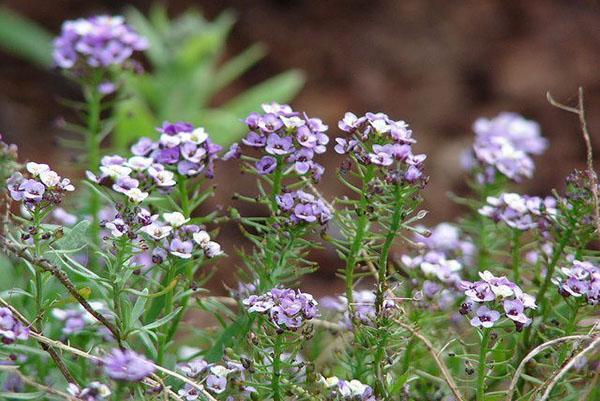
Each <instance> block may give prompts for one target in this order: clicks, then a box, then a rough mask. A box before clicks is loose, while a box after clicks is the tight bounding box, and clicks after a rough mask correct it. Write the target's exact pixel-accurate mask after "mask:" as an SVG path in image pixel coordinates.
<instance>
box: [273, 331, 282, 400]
mask: <svg viewBox="0 0 600 401" xmlns="http://www.w3.org/2000/svg"><path fill="white" fill-rule="evenodd" d="M282 346H283V335H282V334H277V335H276V336H275V343H274V344H273V375H272V377H271V390H272V391H273V401H281V400H282V399H283V398H282V394H281V383H280V381H281V353H282Z"/></svg>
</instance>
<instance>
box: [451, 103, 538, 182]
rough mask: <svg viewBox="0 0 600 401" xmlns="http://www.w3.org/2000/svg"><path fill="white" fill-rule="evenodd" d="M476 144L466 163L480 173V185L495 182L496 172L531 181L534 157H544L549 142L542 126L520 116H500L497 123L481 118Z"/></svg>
mask: <svg viewBox="0 0 600 401" xmlns="http://www.w3.org/2000/svg"><path fill="white" fill-rule="evenodd" d="M473 131H475V143H474V145H473V148H472V152H471V154H470V155H468V156H467V157H466V158H465V159H464V162H463V165H464V167H466V168H467V169H469V170H472V169H475V170H479V171H480V172H479V173H478V175H477V178H478V180H479V181H480V182H482V183H484V182H494V181H495V175H496V172H499V173H501V174H503V175H504V176H506V177H508V178H509V179H511V180H513V181H516V182H520V181H522V180H523V179H524V178H531V177H532V176H533V172H534V169H535V165H534V162H533V159H532V158H531V156H532V155H540V154H542V153H543V152H544V151H545V150H546V148H547V147H548V141H547V140H546V139H545V138H544V137H542V136H541V133H540V127H539V125H538V124H537V123H536V122H534V121H530V120H526V119H525V118H523V117H522V116H520V115H518V114H516V113H500V114H499V115H498V116H497V117H495V118H493V119H486V118H480V119H478V120H477V121H475V123H474V124H473Z"/></svg>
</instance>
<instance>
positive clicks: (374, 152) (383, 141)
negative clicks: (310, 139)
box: [335, 113, 426, 183]
mask: <svg viewBox="0 0 600 401" xmlns="http://www.w3.org/2000/svg"><path fill="white" fill-rule="evenodd" d="M338 127H339V128H340V129H341V130H342V131H344V132H346V133H348V134H349V135H350V138H349V139H346V138H336V139H335V141H336V142H337V144H336V146H335V151H336V152H337V153H339V154H352V155H354V156H355V158H356V160H358V161H359V162H360V163H362V164H373V165H376V166H379V167H381V168H384V169H386V170H388V171H387V172H388V174H389V178H391V179H402V180H404V181H406V182H410V183H414V182H417V181H419V180H422V179H423V178H424V177H423V162H424V161H425V158H426V156H425V155H423V154H419V155H415V154H413V152H412V144H413V143H415V142H416V141H415V140H414V139H413V138H412V130H410V129H409V127H408V124H407V123H406V122H404V121H394V120H392V119H390V118H389V117H388V116H387V115H386V114H383V113H366V114H365V115H364V116H362V117H357V116H356V115H354V114H353V113H346V115H345V116H344V118H343V119H342V120H341V121H340V122H339V123H338Z"/></svg>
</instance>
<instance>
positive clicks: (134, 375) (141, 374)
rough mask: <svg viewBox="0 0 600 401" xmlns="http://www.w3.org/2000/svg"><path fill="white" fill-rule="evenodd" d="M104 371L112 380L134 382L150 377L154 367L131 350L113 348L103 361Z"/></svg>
mask: <svg viewBox="0 0 600 401" xmlns="http://www.w3.org/2000/svg"><path fill="white" fill-rule="evenodd" d="M104 370H105V371H106V374H107V375H108V376H109V377H110V378H111V379H113V380H124V381H131V382H135V381H140V380H142V379H145V378H146V377H148V376H150V375H151V374H152V373H154V370H155V367H154V364H153V363H152V362H150V361H149V360H148V359H146V358H145V357H143V356H141V355H139V354H136V353H135V352H133V351H131V350H121V349H118V348H115V349H113V350H112V351H111V352H110V354H108V355H107V356H106V358H105V359H104Z"/></svg>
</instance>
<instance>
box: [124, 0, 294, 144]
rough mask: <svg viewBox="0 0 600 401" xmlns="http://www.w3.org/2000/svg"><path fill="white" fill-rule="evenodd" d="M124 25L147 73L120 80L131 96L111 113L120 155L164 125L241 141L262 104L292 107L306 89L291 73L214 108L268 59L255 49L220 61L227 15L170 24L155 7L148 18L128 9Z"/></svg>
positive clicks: (193, 14) (191, 16)
mask: <svg viewBox="0 0 600 401" xmlns="http://www.w3.org/2000/svg"><path fill="white" fill-rule="evenodd" d="M127 19H128V22H129V23H131V24H132V25H133V26H134V27H135V28H136V29H137V30H138V32H140V33H141V34H142V35H144V36H145V37H147V38H148V40H149V41H150V47H149V49H148V51H147V56H148V60H149V62H150V64H151V68H150V70H151V71H150V72H149V73H147V74H144V75H137V74H134V73H129V74H127V75H126V76H124V77H123V86H124V88H123V89H124V93H125V94H126V95H128V96H127V97H126V99H125V100H123V101H120V102H119V103H118V104H117V105H116V110H115V123H116V125H115V138H114V145H115V146H116V147H117V148H123V147H125V146H127V145H128V144H129V143H131V142H132V141H134V140H135V139H137V138H138V137H140V136H144V135H146V136H148V135H151V134H152V133H153V132H154V129H153V127H155V126H157V125H160V124H161V123H162V121H164V120H170V121H178V120H182V121H190V122H192V123H193V124H196V125H202V126H204V127H205V128H207V130H208V131H209V132H211V133H214V134H213V138H214V139H215V141H216V142H217V143H219V144H222V145H228V144H230V143H232V142H235V141H236V140H238V139H239V138H240V137H241V136H242V135H243V134H244V133H245V131H244V128H243V125H242V124H240V123H239V120H240V119H242V118H243V117H245V116H246V115H247V114H248V113H249V112H251V111H255V110H258V108H259V106H260V104H261V103H265V102H271V101H277V102H288V101H290V100H291V99H292V98H293V97H294V96H295V95H296V93H298V91H299V90H300V88H301V87H302V85H303V82H304V78H303V76H302V74H301V73H300V72H298V71H288V72H284V73H282V74H280V75H277V76H275V77H273V78H270V79H267V80H266V81H264V82H262V83H259V84H258V85H256V86H254V87H252V88H250V89H248V90H247V91H246V92H243V93H241V94H239V95H237V96H235V97H234V98H232V99H229V100H228V101H226V102H225V103H223V104H221V105H220V106H218V107H214V100H213V99H214V97H215V96H216V95H218V94H219V93H220V91H222V90H223V89H224V88H225V87H226V86H227V85H229V84H230V83H231V82H233V81H234V80H236V79H237V78H239V77H240V76H241V75H243V74H244V73H245V72H246V71H248V70H249V69H250V68H251V67H253V66H254V65H255V64H256V63H257V62H258V61H259V60H260V59H261V58H262V57H263V56H264V55H265V49H264V47H263V46H262V45H260V44H256V45H253V46H251V47H250V48H248V49H246V50H244V51H243V52H241V53H240V54H238V55H235V56H233V57H231V58H229V59H227V60H225V61H223V58H224V49H225V43H226V40H227V37H228V35H229V33H230V31H231V28H232V26H233V24H234V18H233V16H232V14H231V13H229V12H224V13H223V14H221V15H220V16H219V17H217V18H216V19H215V20H214V21H212V22H209V21H207V20H206V19H205V18H204V17H203V16H202V15H201V14H200V13H199V12H197V11H195V10H190V11H188V12H186V13H185V14H183V15H181V16H179V17H177V18H175V19H173V20H169V18H168V16H167V13H166V10H165V9H164V8H163V7H160V6H156V7H153V8H152V10H151V12H150V15H149V16H148V17H145V16H144V15H142V14H141V13H140V12H139V11H137V10H135V9H129V11H128V13H127Z"/></svg>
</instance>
